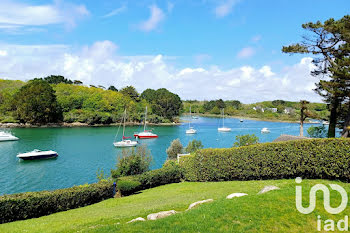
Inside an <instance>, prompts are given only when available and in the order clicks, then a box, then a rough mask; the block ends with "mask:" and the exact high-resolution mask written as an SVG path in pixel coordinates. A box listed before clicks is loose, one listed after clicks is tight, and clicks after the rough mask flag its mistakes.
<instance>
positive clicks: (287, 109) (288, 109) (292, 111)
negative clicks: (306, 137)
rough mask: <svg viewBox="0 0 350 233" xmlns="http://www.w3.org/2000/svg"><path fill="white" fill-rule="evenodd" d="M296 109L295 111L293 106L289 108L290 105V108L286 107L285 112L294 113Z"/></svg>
mask: <svg viewBox="0 0 350 233" xmlns="http://www.w3.org/2000/svg"><path fill="white" fill-rule="evenodd" d="M294 111H295V110H294V109H293V108H289V107H288V108H285V109H284V111H283V112H284V113H285V114H292V113H294Z"/></svg>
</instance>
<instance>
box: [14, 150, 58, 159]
mask: <svg viewBox="0 0 350 233" xmlns="http://www.w3.org/2000/svg"><path fill="white" fill-rule="evenodd" d="M57 156H58V153H57V152H56V151H52V150H48V151H41V150H37V149H35V150H33V151H31V152H27V153H22V154H18V155H17V158H20V159H23V160H34V159H51V158H56V157H57Z"/></svg>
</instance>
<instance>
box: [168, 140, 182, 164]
mask: <svg viewBox="0 0 350 233" xmlns="http://www.w3.org/2000/svg"><path fill="white" fill-rule="evenodd" d="M182 152H183V146H182V144H181V142H180V139H178V138H177V139H175V140H173V141H172V142H171V143H170V146H169V147H168V149H167V150H166V153H167V155H168V159H176V158H177V154H181V153H182Z"/></svg>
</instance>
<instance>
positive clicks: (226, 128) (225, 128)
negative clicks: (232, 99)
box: [218, 108, 231, 132]
mask: <svg viewBox="0 0 350 233" xmlns="http://www.w3.org/2000/svg"><path fill="white" fill-rule="evenodd" d="M218 131H219V132H230V131H231V128H228V127H225V109H224V108H223V109H222V127H219V128H218Z"/></svg>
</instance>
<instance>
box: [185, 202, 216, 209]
mask: <svg viewBox="0 0 350 233" xmlns="http://www.w3.org/2000/svg"><path fill="white" fill-rule="evenodd" d="M212 201H214V200H213V199H207V200H203V201H197V202H194V203H192V204H191V205H190V206H189V207H188V209H187V210H190V209H193V208H195V207H197V206H199V205H201V204H203V203H208V202H212Z"/></svg>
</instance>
